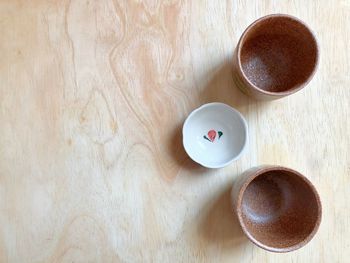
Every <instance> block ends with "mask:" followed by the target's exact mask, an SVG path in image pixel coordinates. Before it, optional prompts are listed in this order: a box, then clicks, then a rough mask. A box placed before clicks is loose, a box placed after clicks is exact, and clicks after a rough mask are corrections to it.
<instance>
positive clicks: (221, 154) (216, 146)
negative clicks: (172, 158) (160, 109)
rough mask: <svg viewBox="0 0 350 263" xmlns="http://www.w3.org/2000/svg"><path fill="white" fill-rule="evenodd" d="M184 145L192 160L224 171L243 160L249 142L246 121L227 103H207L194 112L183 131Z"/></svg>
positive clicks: (188, 118)
mask: <svg viewBox="0 0 350 263" xmlns="http://www.w3.org/2000/svg"><path fill="white" fill-rule="evenodd" d="M182 136H183V145H184V148H185V151H186V152H187V154H188V155H189V156H190V157H191V159H192V160H194V161H195V162H197V163H199V164H200V165H202V166H204V167H207V168H221V167H224V166H227V165H229V164H230V163H231V162H233V161H235V160H237V159H238V158H240V156H241V155H242V153H243V152H244V150H245V148H246V145H247V141H248V125H247V122H246V120H245V119H244V117H243V116H242V115H241V114H240V113H239V112H238V111H237V110H235V109H234V108H232V107H230V106H228V105H226V104H224V103H218V102H214V103H208V104H204V105H202V106H201V107H199V108H198V109H196V110H194V111H192V112H191V114H190V115H189V116H188V117H187V119H186V121H185V123H184V126H183V128H182Z"/></svg>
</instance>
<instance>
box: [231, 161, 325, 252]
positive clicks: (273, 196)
mask: <svg viewBox="0 0 350 263" xmlns="http://www.w3.org/2000/svg"><path fill="white" fill-rule="evenodd" d="M232 197H233V202H234V208H235V211H236V213H237V216H238V219H239V221H240V224H241V226H242V228H243V231H244V232H245V233H246V234H247V236H248V237H249V238H250V239H251V240H252V241H253V242H254V243H255V244H257V245H258V246H260V247H262V248H264V249H266V250H269V251H274V252H288V251H292V250H295V249H298V248H300V247H302V246H303V245H305V244H306V243H307V242H308V241H310V240H311V238H312V237H313V236H314V234H315V233H316V231H317V229H318V227H319V224H320V221H321V202H320V199H319V196H318V194H317V191H316V189H315V188H314V186H313V185H312V184H311V183H310V182H309V181H308V180H307V179H306V178H305V177H304V176H302V175H301V174H300V173H298V172H296V171H294V170H292V169H289V168H285V167H279V166H264V167H257V168H254V169H252V170H249V171H248V172H246V173H245V174H244V175H243V177H241V179H240V180H239V182H237V185H236V186H235V187H234V188H233V192H232Z"/></svg>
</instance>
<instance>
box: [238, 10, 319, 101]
mask: <svg viewBox="0 0 350 263" xmlns="http://www.w3.org/2000/svg"><path fill="white" fill-rule="evenodd" d="M317 63H318V45H317V41H316V38H315V36H314V35H313V33H312V32H311V30H310V29H309V28H308V27H307V26H306V25H305V24H304V23H303V22H302V21H300V20H299V19H297V18H295V17H292V16H289V15H269V16H265V17H262V18H260V19H258V20H257V21H255V22H254V23H253V24H251V25H250V26H249V27H248V28H247V29H246V30H245V32H244V33H243V35H242V36H241V39H240V40H239V43H238V45H237V47H236V50H235V54H234V59H233V75H234V79H235V82H236V84H237V85H238V87H239V88H240V89H241V90H242V91H243V92H245V93H246V94H247V95H249V96H252V97H254V98H256V99H264V100H272V99H278V98H281V97H284V96H287V95H290V94H292V93H295V92H297V91H298V90H300V89H302V88H303V87H304V86H305V85H306V84H307V83H308V82H309V81H310V80H311V78H312V76H313V75H314V73H315V70H316V67H317Z"/></svg>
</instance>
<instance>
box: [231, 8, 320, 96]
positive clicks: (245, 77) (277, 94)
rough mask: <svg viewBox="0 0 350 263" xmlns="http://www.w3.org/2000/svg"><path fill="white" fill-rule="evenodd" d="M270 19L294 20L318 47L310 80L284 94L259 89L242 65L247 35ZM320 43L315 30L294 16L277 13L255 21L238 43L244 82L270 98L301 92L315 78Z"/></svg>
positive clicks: (239, 60)
mask: <svg viewBox="0 0 350 263" xmlns="http://www.w3.org/2000/svg"><path fill="white" fill-rule="evenodd" d="M270 18H288V19H291V20H294V21H295V22H297V23H299V24H301V25H302V26H303V27H304V28H305V29H306V30H308V31H309V33H310V34H311V37H312V39H313V40H314V42H315V47H316V61H315V65H314V68H313V70H312V71H311V73H310V75H309V76H308V78H307V79H306V80H305V81H304V82H303V83H301V84H299V85H297V86H295V87H294V88H292V89H289V90H286V91H282V92H273V91H266V90H263V89H261V88H259V87H258V86H256V85H255V84H254V83H252V82H251V81H250V80H249V78H248V77H247V76H246V75H245V73H244V71H243V68H242V63H241V50H242V46H243V43H244V40H245V39H246V37H247V34H248V33H249V31H250V30H251V29H252V28H254V27H255V26H256V25H257V24H259V23H261V22H263V21H264V20H267V19H270ZM319 50H320V49H319V43H318V40H317V38H316V35H315V33H314V32H313V30H312V29H311V28H310V27H309V26H308V25H307V24H306V23H305V22H304V21H302V20H300V19H299V18H297V17H295V16H292V15H288V14H281V13H277V14H270V15H266V16H263V17H260V18H258V19H257V20H255V21H254V22H253V23H251V24H250V25H249V26H248V27H247V28H246V29H245V30H244V32H243V34H242V35H241V37H240V39H239V41H238V45H237V59H238V63H237V64H238V70H239V72H240V73H241V75H242V77H243V81H244V82H245V84H246V85H250V86H252V87H253V88H254V89H255V90H257V91H258V92H260V93H263V94H266V95H269V96H276V97H281V96H287V95H290V94H293V93H295V92H297V91H299V90H301V89H302V88H304V87H305V86H306V85H307V84H308V83H309V82H310V81H311V79H312V78H313V76H314V75H315V73H316V71H317V68H318V65H319V57H320V54H319V53H320V51H319Z"/></svg>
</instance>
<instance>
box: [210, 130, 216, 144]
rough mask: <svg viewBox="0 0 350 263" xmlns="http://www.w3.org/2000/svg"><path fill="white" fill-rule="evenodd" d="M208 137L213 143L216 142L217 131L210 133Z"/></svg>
mask: <svg viewBox="0 0 350 263" xmlns="http://www.w3.org/2000/svg"><path fill="white" fill-rule="evenodd" d="M208 137H209V140H210V141H212V142H213V141H214V140H215V137H216V131H214V130H210V131H208Z"/></svg>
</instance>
